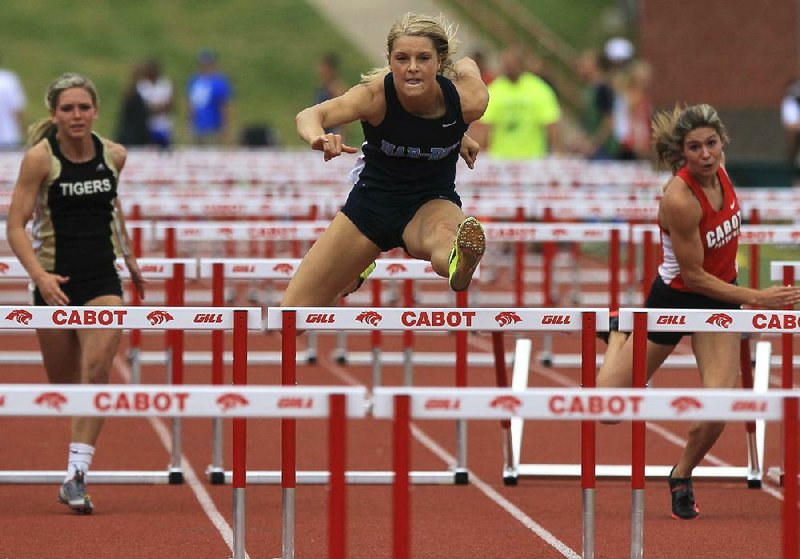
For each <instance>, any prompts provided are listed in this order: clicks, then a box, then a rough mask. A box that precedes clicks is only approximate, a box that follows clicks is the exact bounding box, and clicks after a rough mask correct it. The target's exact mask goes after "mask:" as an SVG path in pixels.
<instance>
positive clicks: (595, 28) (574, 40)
mask: <svg viewBox="0 0 800 559" xmlns="http://www.w3.org/2000/svg"><path fill="white" fill-rule="evenodd" d="M519 3H520V4H522V5H524V6H526V7H527V8H528V9H529V10H530V11H531V12H532V13H533V14H534V15H535V16H536V17H537V18H539V19H540V20H541V21H542V23H544V24H545V25H547V26H548V27H549V28H550V29H551V30H552V31H553V32H554V33H556V35H558V36H559V37H561V38H562V39H564V41H566V42H567V43H568V44H569V45H571V46H573V47H575V48H576V49H578V50H581V49H584V48H599V47H601V46H602V45H603V43H604V42H605V41H606V39H608V38H609V37H610V36H612V35H614V34H616V33H618V32H619V31H615V30H614V26H613V25H612V20H614V13H615V10H614V8H615V7H616V6H617V5H618V4H619V2H618V1H616V0H519Z"/></svg>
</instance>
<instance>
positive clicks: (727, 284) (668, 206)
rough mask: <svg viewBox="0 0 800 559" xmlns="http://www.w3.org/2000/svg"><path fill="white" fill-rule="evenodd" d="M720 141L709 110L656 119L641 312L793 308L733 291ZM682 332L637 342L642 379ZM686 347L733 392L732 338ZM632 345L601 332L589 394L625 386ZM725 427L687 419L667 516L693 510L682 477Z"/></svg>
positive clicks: (779, 293) (787, 293)
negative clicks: (652, 264)
mask: <svg viewBox="0 0 800 559" xmlns="http://www.w3.org/2000/svg"><path fill="white" fill-rule="evenodd" d="M727 142H728V134H727V132H726V129H725V126H724V125H723V124H722V121H721V120H720V118H719V115H718V114H717V112H716V111H715V110H714V109H713V108H712V107H711V106H709V105H695V106H689V107H685V108H679V107H678V108H676V109H675V110H674V111H670V112H663V113H660V114H658V115H656V117H655V119H654V121H653V143H654V145H655V148H656V153H657V155H658V160H659V162H660V163H661V164H662V165H664V166H667V167H669V168H670V169H671V170H672V172H673V177H672V178H671V179H670V180H669V182H667V184H666V186H665V187H664V194H663V197H662V199H661V203H660V205H659V208H658V225H659V228H660V229H661V245H662V252H663V255H664V256H663V260H662V262H661V265H660V266H659V268H658V275H657V276H656V278H655V280H654V281H653V285H652V287H651V288H650V292H649V294H648V296H647V301H645V305H644V306H645V307H646V308H665V309H666V308H685V309H738V308H740V306H741V305H748V306H751V307H755V308H774V309H780V308H783V307H785V306H787V305H793V304H795V303H797V302H798V301H800V289H798V288H796V287H783V286H773V287H769V288H766V289H762V290H755V289H749V288H746V287H739V286H737V285H736V274H737V269H736V251H737V247H738V241H739V228H740V226H741V221H742V213H741V210H740V209H739V202H738V200H737V199H736V193H735V192H734V190H733V185H732V184H731V181H730V179H729V178H728V174H727V172H725V169H724V167H723V166H722V165H723V163H724V159H725V155H724V152H723V146H724V144H726V143H727ZM682 336H683V334H682V333H679V332H676V333H673V332H651V333H649V334H648V336H647V338H648V340H647V378H648V381H649V379H650V377H652V375H653V374H654V373H655V371H656V369H658V368H659V367H660V366H661V364H662V363H663V362H664V360H665V359H666V358H667V357H668V356H669V354H670V353H672V350H673V349H675V346H676V345H677V343H678V342H679V341H680V340H681V338H682ZM691 336H692V350H693V351H694V355H695V358H696V360H697V366H698V369H699V372H700V379H701V382H702V383H703V386H704V387H707V388H733V387H734V386H735V385H736V380H737V377H738V375H739V351H738V350H739V341H740V334H738V333H730V332H695V333H693V334H691ZM632 358H633V343H632V340H631V339H630V338H629V337H628V336H626V335H624V334H622V333H621V332H611V335H610V340H609V346H608V351H607V352H606V357H605V360H604V362H603V366H602V367H601V369H600V372H599V375H598V378H597V386H598V387H604V388H607V387H629V386H631V384H632V382H633V380H632V378H633V372H632ZM724 427H725V423H723V422H718V421H713V422H712V421H698V422H695V423H694V424H693V425H692V427H691V430H690V431H689V440H688V442H687V444H686V447H685V448H684V450H683V453H682V455H681V457H680V459H679V460H678V463H677V464H676V465H675V467H674V468H673V469H672V472H670V476H669V479H668V482H669V489H670V493H671V496H672V514H673V516H674V517H675V518H681V519H686V520H689V519H692V518H696V517H697V516H698V514H699V513H700V510H699V508H698V507H697V504H696V503H695V499H694V489H693V486H692V477H691V476H692V470H693V469H694V468H695V467H696V466H697V465H698V464H699V463H700V461H701V460H702V459H703V457H704V456H705V455H706V453H707V452H708V451H709V450H711V447H712V446H713V445H714V443H715V442H716V440H717V438H718V437H719V436H720V434H721V433H722V430H723V429H724Z"/></svg>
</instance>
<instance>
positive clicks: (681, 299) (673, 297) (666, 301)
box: [644, 275, 741, 345]
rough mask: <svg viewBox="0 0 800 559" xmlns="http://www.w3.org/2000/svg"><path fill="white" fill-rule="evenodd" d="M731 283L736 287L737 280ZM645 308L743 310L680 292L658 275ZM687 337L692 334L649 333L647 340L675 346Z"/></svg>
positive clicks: (736, 306) (695, 294)
mask: <svg viewBox="0 0 800 559" xmlns="http://www.w3.org/2000/svg"><path fill="white" fill-rule="evenodd" d="M731 283H732V284H734V285H735V284H736V280H733V281H732V282H731ZM644 307H645V308H646V309H729V310H735V309H739V308H741V305H737V304H736V303H728V302H727V301H720V300H718V299H712V298H711V297H707V296H705V295H701V294H700V293H692V292H688V291H678V290H677V289H673V288H672V287H670V286H668V285H667V284H666V283H664V280H662V279H661V276H658V275H657V276H656V279H655V280H653V285H652V286H651V287H650V292H649V293H648V294H647V300H646V301H645V302H644ZM686 335H691V332H648V333H647V339H648V340H650V341H651V342H653V343H655V344H659V345H675V344H677V343H678V342H679V341H681V338H682V337H683V336H686Z"/></svg>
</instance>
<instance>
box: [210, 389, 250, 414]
mask: <svg viewBox="0 0 800 559" xmlns="http://www.w3.org/2000/svg"><path fill="white" fill-rule="evenodd" d="M217 404H218V405H219V407H220V410H222V411H223V412H226V411H228V410H232V409H234V408H246V407H247V406H249V405H250V401H249V400H248V399H247V398H245V397H244V396H242V395H241V394H235V393H232V392H229V393H227V394H223V395H222V396H220V397H219V398H217Z"/></svg>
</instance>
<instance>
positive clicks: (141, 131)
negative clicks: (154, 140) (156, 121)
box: [115, 64, 150, 146]
mask: <svg viewBox="0 0 800 559" xmlns="http://www.w3.org/2000/svg"><path fill="white" fill-rule="evenodd" d="M144 72H145V69H144V66H143V65H141V64H136V65H135V66H134V67H133V70H132V71H131V75H130V77H129V78H128V83H127V84H126V85H125V90H124V91H123V93H122V107H121V108H120V111H119V121H118V122H117V133H116V134H115V139H116V140H117V142H119V143H120V144H122V145H124V146H144V145H147V144H148V143H150V132H149V130H148V128H147V120H148V118H149V116H150V114H149V112H148V111H147V103H145V100H144V99H143V98H142V96H141V95H140V94H139V91H138V89H137V87H136V84H137V83H139V80H141V79H142V77H143V76H144Z"/></svg>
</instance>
